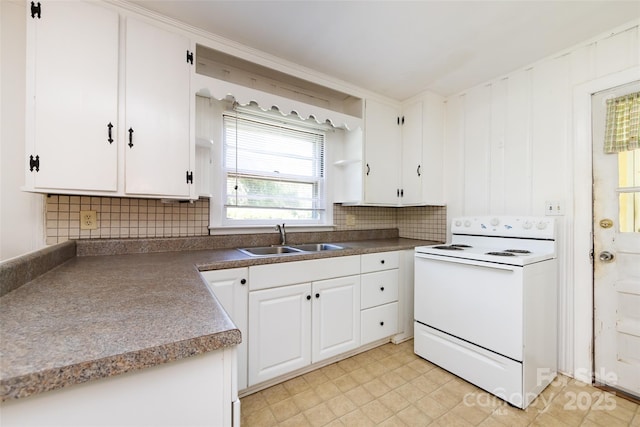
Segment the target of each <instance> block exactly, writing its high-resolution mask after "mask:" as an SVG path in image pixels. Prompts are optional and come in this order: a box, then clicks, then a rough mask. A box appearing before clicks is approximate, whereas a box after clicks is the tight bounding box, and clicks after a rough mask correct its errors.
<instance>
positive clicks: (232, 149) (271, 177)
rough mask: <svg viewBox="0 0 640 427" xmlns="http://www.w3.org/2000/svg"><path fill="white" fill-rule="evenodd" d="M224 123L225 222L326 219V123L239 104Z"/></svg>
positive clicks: (302, 222)
mask: <svg viewBox="0 0 640 427" xmlns="http://www.w3.org/2000/svg"><path fill="white" fill-rule="evenodd" d="M222 127H223V132H222V134H223V137H222V139H223V141H222V168H223V183H222V186H221V187H223V188H221V190H222V192H223V194H222V197H221V199H222V200H221V202H222V203H221V209H222V213H221V225H222V226H227V227H228V226H238V227H243V226H255V225H273V224H275V223H282V222H285V223H287V224H291V225H295V224H299V225H324V224H325V223H326V205H327V200H326V199H327V197H326V176H325V157H326V156H325V141H326V132H327V129H328V128H327V127H326V126H325V125H321V124H318V123H315V122H313V123H308V121H304V120H302V119H300V118H298V117H296V116H295V115H293V116H286V117H285V116H283V115H282V114H281V113H280V112H278V111H273V110H268V111H263V110H262V109H260V108H259V107H257V106H247V107H243V106H239V105H237V104H235V105H234V108H233V109H232V111H225V112H224V113H223V116H222Z"/></svg>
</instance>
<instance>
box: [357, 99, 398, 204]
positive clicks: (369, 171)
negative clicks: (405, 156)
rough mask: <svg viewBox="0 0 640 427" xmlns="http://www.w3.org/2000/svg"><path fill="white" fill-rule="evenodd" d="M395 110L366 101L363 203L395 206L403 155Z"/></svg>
mask: <svg viewBox="0 0 640 427" xmlns="http://www.w3.org/2000/svg"><path fill="white" fill-rule="evenodd" d="M398 118H399V114H398V110H397V109H396V108H394V107H393V106H390V105H387V104H382V103H379V102H375V101H372V100H369V99H368V100H367V101H366V108H365V165H364V169H365V170H364V173H365V196H364V197H365V202H367V203H376V204H392V205H395V204H398V201H399V199H398V196H397V191H398V190H399V189H400V186H399V177H400V175H399V168H400V158H401V157H400V156H401V152H402V145H401V139H402V135H401V131H400V126H399V125H398Z"/></svg>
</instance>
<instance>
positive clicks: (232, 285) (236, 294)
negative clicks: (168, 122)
mask: <svg viewBox="0 0 640 427" xmlns="http://www.w3.org/2000/svg"><path fill="white" fill-rule="evenodd" d="M200 274H202V276H203V277H204V278H205V280H206V281H207V285H208V287H209V290H210V291H211V293H212V294H213V295H214V296H215V297H216V298H217V299H218V301H219V302H220V304H222V307H223V308H224V309H225V311H226V312H227V314H228V315H229V317H231V320H233V323H235V324H236V326H237V327H238V329H240V333H241V334H242V342H241V343H240V344H238V346H237V353H238V388H239V389H240V390H242V389H245V388H247V328H248V313H249V311H248V310H249V307H248V305H249V285H248V283H247V279H248V277H249V269H248V268H246V267H245V268H230V269H227V270H211V271H203V272H201V273H200Z"/></svg>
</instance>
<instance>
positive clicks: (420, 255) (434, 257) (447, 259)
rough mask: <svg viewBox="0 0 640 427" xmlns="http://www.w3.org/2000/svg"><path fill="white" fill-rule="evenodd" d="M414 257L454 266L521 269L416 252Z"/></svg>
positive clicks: (513, 266)
mask: <svg viewBox="0 0 640 427" xmlns="http://www.w3.org/2000/svg"><path fill="white" fill-rule="evenodd" d="M415 256H416V258H422V259H430V260H433V261H440V262H453V263H456V264H466V265H472V266H474V267H484V268H493V269H497V270H508V271H515V270H516V268H521V267H520V266H516V265H506V264H497V263H490V262H484V261H476V260H469V259H463V258H455V257H440V256H437V255H429V254H423V253H419V252H417V253H416V254H415Z"/></svg>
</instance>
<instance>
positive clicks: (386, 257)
mask: <svg viewBox="0 0 640 427" xmlns="http://www.w3.org/2000/svg"><path fill="white" fill-rule="evenodd" d="M399 265H400V252H379V253H375V254H365V255H362V261H361V268H360V270H361V272H362V273H371V272H373V271H382V270H391V269H394V268H398V266H399Z"/></svg>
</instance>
